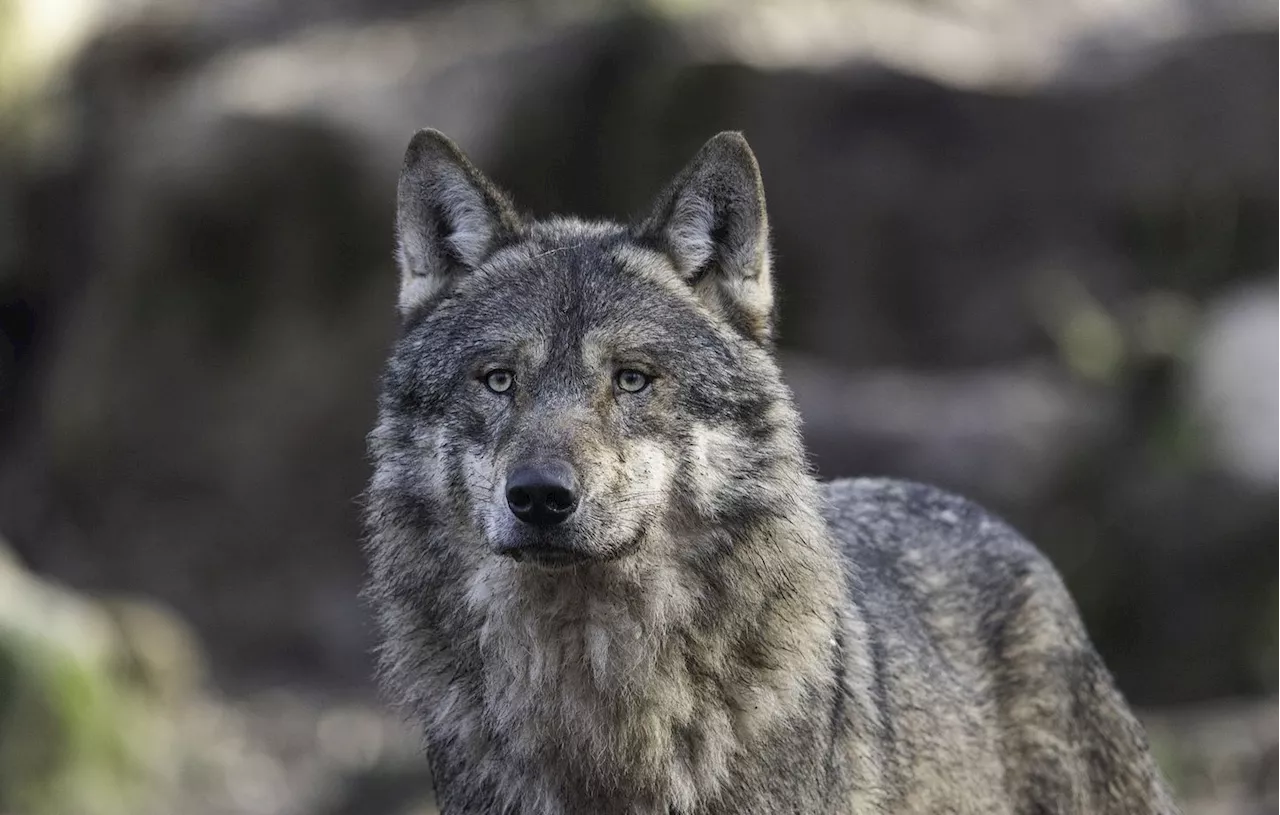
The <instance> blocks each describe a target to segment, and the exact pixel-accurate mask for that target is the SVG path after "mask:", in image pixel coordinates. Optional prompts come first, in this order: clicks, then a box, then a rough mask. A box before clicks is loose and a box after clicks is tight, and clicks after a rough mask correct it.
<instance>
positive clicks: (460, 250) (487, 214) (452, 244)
mask: <svg viewBox="0 0 1280 815" xmlns="http://www.w3.org/2000/svg"><path fill="white" fill-rule="evenodd" d="M518 229H519V218H518V217H517V215H516V213H515V210H514V209H513V208H512V206H511V204H510V203H509V202H508V201H507V198H506V197H505V196H504V195H503V194H502V193H501V192H499V191H498V189H497V188H496V187H494V186H493V184H491V183H490V182H489V180H488V179H486V178H485V177H484V175H483V174H482V173H481V172H480V171H479V170H477V169H476V168H475V166H474V165H472V164H471V162H470V161H468V160H467V157H466V156H465V155H463V153H462V151H461V150H459V149H458V147H457V145H455V144H454V143H453V142H452V141H450V140H449V138H448V137H447V136H445V135H444V134H443V133H441V132H440V131H438V130H432V129H430V128H426V129H423V130H419V131H418V132H417V133H416V134H414V136H413V139H412V140H411V141H410V142H409V149H408V150H407V151H405V157H404V166H403V168H402V169H401V171H400V183H399V186H398V189H397V192H396V237H397V243H398V247H397V252H396V259H397V260H398V261H399V265H400V311H401V312H402V313H406V314H407V313H408V312H409V311H411V310H412V309H413V308H414V307H415V306H417V305H419V304H421V303H422V302H424V301H425V300H427V299H428V298H429V297H431V296H432V295H433V294H435V293H436V292H437V291H439V290H440V289H442V288H444V287H445V286H446V285H448V283H449V282H451V280H453V279H455V278H456V277H458V276H460V275H463V274H466V273H467V272H470V271H473V270H475V269H476V268H477V267H479V266H480V264H481V263H483V262H484V261H485V259H486V258H488V257H489V255H491V254H492V253H493V251H494V250H495V249H496V248H497V247H498V246H499V245H500V244H501V243H502V241H503V240H505V239H506V238H508V237H509V236H511V235H512V234H514V233H515V232H516V231H517V230H518Z"/></svg>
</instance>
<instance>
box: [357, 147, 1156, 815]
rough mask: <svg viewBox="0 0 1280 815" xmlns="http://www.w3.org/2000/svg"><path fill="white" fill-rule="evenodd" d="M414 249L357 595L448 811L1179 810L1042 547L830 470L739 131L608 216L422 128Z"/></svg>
mask: <svg viewBox="0 0 1280 815" xmlns="http://www.w3.org/2000/svg"><path fill="white" fill-rule="evenodd" d="M396 230H397V235H398V250H397V259H398V265H399V270H400V291H399V312H400V335H399V338H398V340H397V341H396V342H395V344H394V348H393V350H392V352H391V354H390V359H389V361H388V363H387V365H386V368H385V371H384V374H383V380H382V390H381V395H380V399H379V418H378V422H377V425H376V428H375V429H374V430H373V431H372V433H371V434H370V437H369V449H370V455H371V458H372V461H373V465H374V469H373V475H372V478H371V481H370V484H369V487H368V490H367V492H366V496H365V521H366V525H367V529H368V535H367V543H366V553H367V559H368V581H367V587H366V596H367V598H368V599H369V601H370V604H371V606H372V608H373V610H374V611H375V614H376V618H377V621H378V627H379V631H380V636H381V642H382V644H381V646H380V652H379V653H380V657H379V664H380V669H379V676H380V681H381V683H382V685H383V686H384V687H385V688H386V690H387V692H388V693H389V694H390V696H391V697H392V698H393V699H394V700H395V701H396V702H398V703H400V704H402V705H403V706H404V709H405V710H407V711H408V713H409V715H410V716H411V718H412V719H413V720H414V721H415V722H416V723H417V724H418V725H419V726H420V727H421V730H422V733H423V736H424V739H425V746H426V752H427V756H428V760H429V764H430V769H431V771H432V773H433V776H434V782H435V785H436V791H437V798H438V802H439V805H440V807H441V808H442V811H443V812H444V813H447V814H452V813H491V814H492V815H586V814H587V813H635V814H636V815H727V813H806V815H808V814H809V813H828V814H829V815H837V814H839V815H853V814H854V813H859V814H862V813H921V814H923V813H955V814H956V815H961V814H962V813H964V814H967V813H973V814H974V815H977V814H978V813H981V814H982V815H1001V814H1002V813H1004V814H1007V815H1121V813H1125V815H1134V814H1135V813H1136V814H1138V815H1142V814H1145V813H1162V814H1165V813H1174V812H1175V811H1176V810H1175V805H1174V804H1173V802H1172V801H1171V798H1170V794H1169V792H1168V790H1167V787H1166V785H1165V783H1164V781H1163V779H1162V778H1161V776H1160V773H1159V771H1158V769H1157V767H1156V765H1155V763H1154V762H1153V760H1152V758H1151V755H1150V753H1149V750H1148V747H1147V744H1146V741H1145V736H1144V734H1143V730H1142V728H1141V727H1140V725H1139V723H1138V722H1137V721H1136V719H1135V717H1134V716H1133V715H1132V713H1131V712H1130V710H1129V708H1128V707H1127V705H1126V703H1125V700H1124V699H1123V698H1122V696H1121V694H1120V692H1119V691H1118V690H1117V688H1116V685H1115V683H1114V682H1113V680H1112V678H1111V676H1110V675H1109V673H1108V671H1107V668H1106V667H1105V666H1104V665H1103V662H1102V661H1101V659H1100V658H1099V657H1098V654H1097V653H1096V651H1095V650H1094V648H1093V646H1092V645H1091V643H1090V640H1089V638H1088V636H1087V633H1086V631H1085V629H1084V627H1083V625H1082V623H1081V620H1080V617H1079V614H1078V612H1077V609H1076V607H1075V606H1074V604H1073V601H1072V599H1071V597H1070V596H1069V595H1068V593H1067V591H1066V589H1065V588H1064V586H1063V583H1062V581H1061V580H1060V579H1059V576H1058V575H1057V573H1056V572H1055V570H1054V568H1053V566H1052V565H1051V564H1050V563H1049V561H1048V560H1046V558H1045V557H1043V556H1042V555H1041V554H1040V553H1038V552H1037V550H1036V549H1035V548H1034V547H1033V546H1032V545H1031V544H1029V543H1028V542H1027V541H1025V540H1024V539H1023V538H1022V537H1020V536H1019V535H1018V534H1017V533H1016V532H1015V531H1014V530H1013V529H1011V528H1010V527H1009V526H1007V525H1006V524H1004V523H1002V522H1001V521H1000V520H998V519H997V518H995V517H993V516H992V515H991V514H989V513H988V512H986V511H984V510H983V509H982V508H981V507H979V506H976V505H975V504H973V503H970V502H969V501H966V500H964V499H962V498H960V497H957V496H954V495H951V494H949V493H946V492H943V491H941V490H938V489H935V488H932V487H929V486H924V485H920V484H915V483H909V482H903V481H893V480H881V479H868V478H863V479H855V480H841V481H836V482H834V483H828V484H819V482H818V481H817V480H816V479H815V477H814V476H813V474H812V471H811V467H810V464H809V462H808V459H807V457H806V452H805V449H804V447H803V445H802V442H801V433H800V418H799V416H798V415H797V411H796V408H795V406H794V404H793V400H792V397H791V394H790V392H789V391H788V388H787V386H786V385H785V384H784V381H783V377H782V374H781V372H780V370H779V366H778V364H777V362H776V360H775V356H774V352H773V341H774V334H775V327H776V319H775V313H774V312H775V308H774V304H775V297H774V289H773V269H772V265H771V261H770V250H769V227H768V220H767V217H766V211H765V198H764V192H763V185H762V181H761V175H760V170H759V167H758V165H757V162H756V159H755V157H754V156H753V154H752V152H751V149H750V148H749V147H748V145H747V142H746V141H745V140H744V138H743V137H742V135H741V134H738V133H732V132H726V133H721V134H719V135H717V136H715V137H714V138H712V139H711V140H710V141H708V142H707V143H706V145H705V146H704V147H703V148H702V149H701V150H700V151H699V152H698V153H697V155H696V156H695V157H694V158H693V159H692V161H691V162H690V163H689V164H688V165H687V166H686V167H685V169H684V170H683V171H682V172H680V173H679V174H678V175H677V176H676V177H675V179H674V180H673V181H671V182H670V184H669V185H668V186H667V187H666V189H665V190H664V191H663V192H661V193H660V194H659V195H658V197H657V200H656V202H655V203H654V205H653V207H652V209H651V211H650V213H649V214H648V215H647V217H644V218H643V219H641V220H638V221H636V222H634V223H630V224H619V223H610V222H587V221H583V220H579V219H576V218H572V217H553V218H549V219H543V220H538V219H534V218H531V217H528V216H526V215H523V214H521V213H519V212H518V211H517V210H516V209H515V208H514V206H513V205H512V203H511V202H510V200H509V199H508V198H507V196H506V195H505V194H503V193H502V192H501V191H500V190H499V189H498V188H497V187H495V186H494V185H493V184H492V183H491V182H490V181H488V180H487V179H486V178H485V177H484V175H483V174H482V173H481V172H480V171H479V170H478V169H477V168H476V167H475V166H474V165H473V164H472V163H471V162H470V161H469V160H468V159H467V158H466V157H465V156H464V155H463V153H462V152H461V151H460V150H459V149H458V147H456V146H455V145H454V144H453V143H452V142H451V141H450V140H449V139H448V138H446V137H445V136H444V135H443V134H441V133H439V132H436V131H433V130H422V131H420V132H419V133H417V134H416V135H415V136H414V137H413V139H412V141H411V143H410V144H409V147H408V151H407V154H406V157H405V160H404V165H403V169H402V172H401V176H400V180H399V185H398V192H397V215H396Z"/></svg>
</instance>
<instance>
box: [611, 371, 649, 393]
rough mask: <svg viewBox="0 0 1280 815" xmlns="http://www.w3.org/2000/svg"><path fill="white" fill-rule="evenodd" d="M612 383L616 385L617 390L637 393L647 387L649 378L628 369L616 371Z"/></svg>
mask: <svg viewBox="0 0 1280 815" xmlns="http://www.w3.org/2000/svg"><path fill="white" fill-rule="evenodd" d="M613 381H614V382H616V383H617V385H618V390H620V391H626V392H627V393H639V392H640V391H642V390H644V389H645V388H647V387H649V377H648V376H647V375H646V374H643V373H641V372H639V371H636V370H632V369H630V368H626V369H623V370H621V371H618V373H617V374H616V375H615V376H614V378H613Z"/></svg>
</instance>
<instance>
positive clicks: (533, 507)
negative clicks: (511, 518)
mask: <svg viewBox="0 0 1280 815" xmlns="http://www.w3.org/2000/svg"><path fill="white" fill-rule="evenodd" d="M507 506H509V507H510V508H511V513H512V514H513V515H515V516H516V517H517V518H519V519H520V520H522V521H524V522H525V523H527V524H533V525H534V526H555V525H556V524H558V523H563V522H564V521H565V520H566V519H568V517H569V516H570V515H572V514H573V511H574V510H575V509H577V508H578V478H577V476H576V475H574V472H573V468H572V467H570V466H569V464H568V463H567V462H564V461H543V462H539V463H537V464H525V465H523V466H520V467H517V468H515V469H514V470H512V471H511V475H509V476H507Z"/></svg>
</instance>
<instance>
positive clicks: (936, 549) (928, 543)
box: [823, 478, 1086, 645]
mask: <svg viewBox="0 0 1280 815" xmlns="http://www.w3.org/2000/svg"><path fill="white" fill-rule="evenodd" d="M823 486H824V493H825V495H824V498H825V501H824V514H825V516H826V519H827V522H828V524H829V526H830V529H831V531H832V534H833V536H834V537H835V538H836V540H837V543H838V545H839V547H840V549H841V552H842V554H843V556H844V558H845V562H846V564H847V566H848V570H849V580H850V588H851V591H852V592H853V594H854V597H855V598H856V600H857V602H859V604H860V605H862V606H863V607H864V608H866V610H867V611H868V612H869V613H870V614H871V615H873V616H882V617H884V618H885V619H894V618H896V619H899V620H902V621H904V622H905V621H906V620H915V621H919V622H925V623H928V622H930V621H931V620H939V621H940V620H948V621H952V622H954V621H956V620H958V619H967V620H969V621H970V623H971V626H972V627H971V629H970V631H969V633H970V634H971V635H973V636H975V637H978V638H986V637H992V636H996V635H998V634H999V633H1001V632H1000V629H1002V628H1004V625H1003V624H1004V623H1007V622H1011V621H1013V620H1015V619H1017V620H1018V621H1019V622H1030V620H1028V619H1027V617H1028V616H1031V617H1035V618H1038V619H1039V621H1040V623H1041V624H1042V625H1048V627H1050V628H1052V629H1054V632H1053V633H1055V634H1057V635H1059V636H1061V637H1062V638H1063V639H1060V640H1059V643H1060V644H1063V645H1066V644H1069V643H1073V642H1079V643H1080V644H1083V643H1084V641H1085V640H1086V636H1085V634H1084V630H1083V626H1082V624H1081V623H1080V619H1079V614H1078V611H1077V609H1076V606H1075V603H1074V601H1073V600H1072V599H1071V596H1070V595H1069V593H1068V592H1067V589H1066V587H1065V586H1064V585H1063V582H1062V579H1061V577H1060V576H1059V574H1058V572H1057V570H1056V569H1055V568H1054V566H1053V564H1052V563H1051V562H1050V561H1049V559H1048V558H1047V557H1046V556H1045V555H1044V554H1043V553H1041V552H1040V551H1039V550H1038V549H1037V548H1036V547H1035V546H1034V545H1033V544H1032V543H1030V542H1029V541H1028V540H1027V539H1026V538H1024V537H1023V536H1022V535H1021V534H1019V533H1018V532H1017V531H1016V530H1014V529H1013V528H1012V527H1011V526H1010V525H1009V524H1007V523H1006V522H1005V521H1003V520H1002V519H1000V518H998V517H997V516H995V515H994V514H993V513H991V512H990V511H988V510H987V509H985V508H984V507H982V506H981V505H979V504H977V503H975V502H974V501H971V500H969V499H966V498H963V497H961V496H959V495H956V494H953V493H951V492H948V491H946V490H943V489H940V488H938V487H934V486H930V485H927V484H920V483H916V482H911V481H903V480H895V479H886V478H856V479H842V480H838V481H834V482H831V483H828V484H824V485H823ZM926 627H927V628H932V626H926ZM922 633H923V632H922ZM1006 633H1007V632H1006ZM1042 633H1049V632H1047V631H1046V632H1042ZM989 644H994V643H989Z"/></svg>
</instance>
